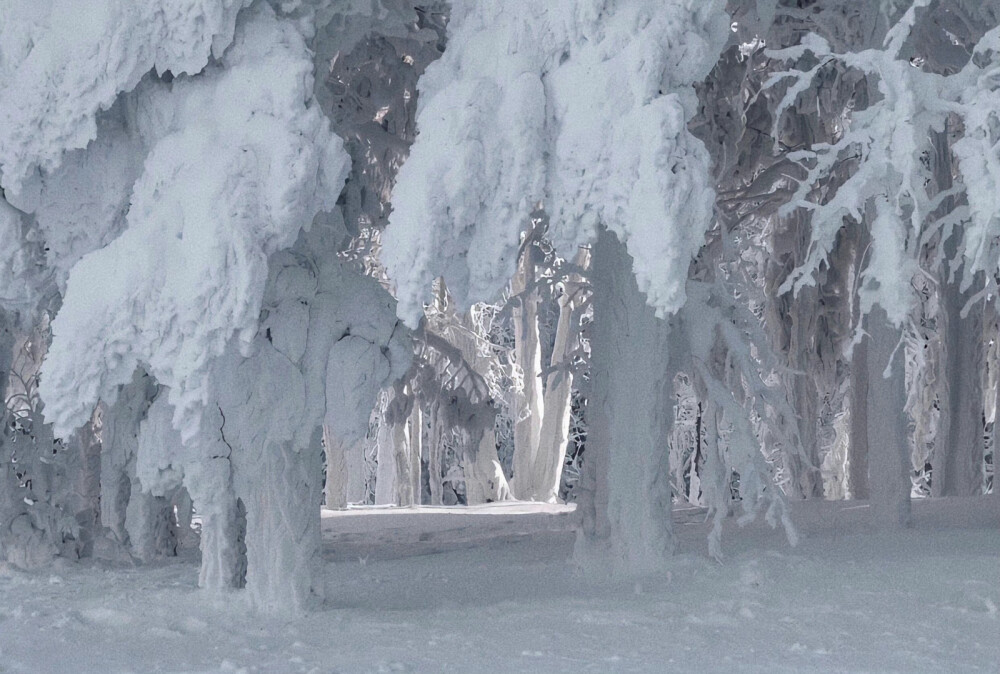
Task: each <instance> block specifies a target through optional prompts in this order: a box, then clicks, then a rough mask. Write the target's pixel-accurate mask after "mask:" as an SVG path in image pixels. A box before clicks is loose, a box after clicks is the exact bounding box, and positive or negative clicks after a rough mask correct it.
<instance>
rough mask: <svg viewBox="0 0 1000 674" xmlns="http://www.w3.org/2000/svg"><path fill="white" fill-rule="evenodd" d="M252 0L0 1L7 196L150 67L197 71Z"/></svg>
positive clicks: (86, 136) (84, 140) (50, 164)
mask: <svg viewBox="0 0 1000 674" xmlns="http://www.w3.org/2000/svg"><path fill="white" fill-rule="evenodd" d="M250 2H251V0H165V1H164V2H157V3H146V2H139V3H135V2H130V1H129V0H98V1H96V2H95V1H93V0H9V1H7V2H4V3H3V4H2V5H0V129H2V132H0V185H2V186H3V188H4V190H6V191H8V193H10V194H13V195H18V194H20V193H21V191H22V188H23V187H24V186H25V182H26V181H27V180H28V179H29V178H30V177H31V176H32V175H33V174H34V173H35V172H36V171H37V170H41V171H43V172H51V171H52V170H53V169H55V168H56V167H58V166H59V165H60V164H61V163H62V161H63V158H64V156H65V154H66V153H67V152H69V151H71V150H80V149H83V148H85V147H87V145H88V143H90V142H91V141H93V140H94V139H95V138H96V137H97V135H98V124H97V115H98V113H99V112H100V111H101V110H107V109H109V108H111V106H112V105H113V104H114V103H115V101H116V100H117V98H118V95H119V94H120V93H122V92H127V91H131V90H132V89H133V88H135V87H136V85H138V84H139V82H140V80H142V78H143V76H144V75H146V73H148V72H149V71H150V70H155V71H156V72H157V73H158V74H163V73H166V72H168V71H169V72H170V73H172V74H173V75H174V76H178V75H182V74H189V75H194V74H196V73H199V72H201V71H202V70H203V69H204V68H205V67H206V65H207V64H208V61H209V57H210V56H214V57H216V58H218V57H220V56H222V53H223V50H225V49H226V47H227V46H228V45H229V44H230V42H231V41H232V39H233V31H234V28H235V25H236V17H237V14H238V12H239V11H240V10H241V9H242V8H243V7H246V6H248V5H249V4H250Z"/></svg>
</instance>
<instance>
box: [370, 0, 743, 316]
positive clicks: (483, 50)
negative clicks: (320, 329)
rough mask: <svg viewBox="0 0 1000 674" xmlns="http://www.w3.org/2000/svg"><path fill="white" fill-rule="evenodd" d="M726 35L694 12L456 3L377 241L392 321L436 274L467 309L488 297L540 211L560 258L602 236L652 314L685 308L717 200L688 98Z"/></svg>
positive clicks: (646, 0) (692, 7) (582, 4)
mask: <svg viewBox="0 0 1000 674" xmlns="http://www.w3.org/2000/svg"><path fill="white" fill-rule="evenodd" d="M727 31H728V21H727V20H726V14H725V12H724V11H723V8H722V6H721V5H720V3H718V2H702V1H701V0H670V1H669V2H662V0H629V1H627V2H619V3H608V2H606V1H604V0H574V1H573V2H566V3H555V4H553V3H539V2H534V1H533V0H516V1H514V2H483V1H481V0H474V1H473V0H460V1H457V2H454V3H453V5H452V15H451V21H450V23H449V26H448V47H447V49H446V50H445V52H444V55H443V56H442V57H441V59H440V60H438V61H436V62H435V63H434V64H432V65H431V66H430V67H428V69H427V72H426V73H425V74H424V76H423V77H422V78H421V80H420V84H419V89H420V110H419V112H418V117H417V125H418V136H417V140H416V142H415V143H414V145H413V148H412V150H411V153H410V157H409V159H407V161H406V163H405V164H404V165H403V167H402V169H401V170H400V173H399V176H398V180H397V183H396V187H395V190H394V192H393V205H394V211H393V214H392V215H391V216H390V219H389V223H390V224H389V227H388V229H387V230H386V233H385V236H384V238H383V241H384V251H383V253H384V255H383V260H384V262H385V264H386V267H387V269H388V271H389V274H390V276H391V277H392V278H393V279H394V280H395V282H396V290H397V297H398V298H399V302H400V305H399V306H400V315H401V316H402V317H404V319H406V320H407V321H408V322H410V323H411V324H415V323H416V321H417V320H419V316H420V315H421V313H422V303H423V301H424V300H425V298H426V297H427V296H428V295H429V293H430V289H431V280H432V279H433V278H434V277H436V276H438V275H443V276H444V277H445V278H446V279H447V281H448V286H449V288H451V289H453V292H454V293H456V299H457V300H458V302H459V303H460V304H463V305H468V304H469V303H470V302H472V301H475V300H478V299H484V298H490V297H492V296H494V295H496V294H497V293H498V292H499V291H500V289H501V288H502V287H503V286H504V285H505V284H506V283H507V281H508V279H509V278H510V276H511V275H512V273H513V270H514V266H515V262H516V259H517V249H518V245H519V240H520V239H519V237H520V233H521V231H523V230H524V229H525V224H526V222H527V220H528V218H529V217H530V215H531V214H532V212H533V211H534V210H535V208H536V207H537V206H539V205H540V206H542V207H544V208H545V210H546V211H547V212H548V213H549V214H550V216H551V226H550V230H549V234H548V236H549V238H550V239H551V240H552V241H553V242H554V243H555V244H556V246H557V248H558V249H559V250H560V251H561V253H562V254H563V255H564V256H565V257H567V258H572V256H573V254H574V253H575V250H576V246H577V245H579V244H582V243H587V242H589V241H591V240H592V239H593V237H594V236H595V234H596V226H597V225H598V224H599V223H600V224H603V225H605V226H607V227H608V228H609V229H611V230H612V231H614V232H615V233H616V234H617V235H618V236H619V238H620V239H621V240H622V241H624V242H625V243H626V245H627V247H628V251H629V253H630V254H631V255H632V257H633V258H634V259H635V273H636V278H637V280H638V283H639V288H640V290H641V291H643V292H644V293H646V295H647V297H648V300H649V302H650V304H652V305H653V306H654V307H656V308H657V310H658V311H659V312H660V313H663V312H671V311H675V310H676V309H678V308H679V307H680V306H681V304H682V303H683V301H684V279H685V277H686V274H687V268H688V261H689V260H690V258H691V257H692V256H693V254H694V253H695V252H696V251H697V250H698V248H699V247H700V246H701V244H702V236H703V234H704V231H705V229H706V228H707V227H708V225H709V223H710V221H711V215H712V207H713V201H714V193H713V190H712V181H711V177H710V174H709V156H708V153H707V151H706V150H705V148H704V146H703V145H702V144H701V143H700V142H699V141H698V140H696V139H695V138H694V137H693V136H692V135H691V134H690V133H688V131H687V127H686V124H687V122H688V120H689V119H690V118H691V117H692V116H693V115H694V114H695V112H696V100H695V93H694V89H693V87H692V85H693V83H694V82H696V81H698V80H700V79H702V78H703V77H704V76H705V75H707V74H708V72H709V70H710V69H711V68H712V66H713V65H714V63H715V61H716V59H717V57H718V53H719V51H720V49H721V48H722V45H723V44H724V43H725V40H726V37H727V35H728V32H727Z"/></svg>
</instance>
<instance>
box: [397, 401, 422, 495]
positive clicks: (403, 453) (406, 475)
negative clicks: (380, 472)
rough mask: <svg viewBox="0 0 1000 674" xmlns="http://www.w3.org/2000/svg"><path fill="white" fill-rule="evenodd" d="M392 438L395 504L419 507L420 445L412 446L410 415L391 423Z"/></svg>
mask: <svg viewBox="0 0 1000 674" xmlns="http://www.w3.org/2000/svg"><path fill="white" fill-rule="evenodd" d="M392 436H393V439H392V448H393V458H394V460H395V462H396V488H397V490H398V499H397V504H398V505H400V506H403V507H408V506H413V505H420V453H419V452H420V444H419V441H418V443H417V444H416V445H414V444H413V429H412V419H411V415H407V417H406V418H404V419H401V420H397V421H396V422H395V423H393V426H392ZM414 450H416V451H414Z"/></svg>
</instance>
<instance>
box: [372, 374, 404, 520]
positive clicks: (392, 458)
mask: <svg viewBox="0 0 1000 674" xmlns="http://www.w3.org/2000/svg"><path fill="white" fill-rule="evenodd" d="M385 395H386V396H387V401H386V403H385V405H386V409H388V408H389V407H390V406H391V405H392V399H393V397H394V395H395V394H394V393H393V391H392V390H391V389H390V390H388V391H386V393H385ZM387 416H388V415H386V414H383V415H382V420H381V423H380V424H379V427H378V435H377V443H378V453H377V455H376V457H377V458H376V460H377V461H378V466H377V468H376V471H375V505H397V504H398V503H399V485H398V479H399V475H398V469H397V465H396V444H395V443H396V442H397V440H398V437H399V435H400V434H399V433H397V430H398V429H397V428H396V426H397V425H398V424H396V423H394V422H393V421H392V420H391V418H387Z"/></svg>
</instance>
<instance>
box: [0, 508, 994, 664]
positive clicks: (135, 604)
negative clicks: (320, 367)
mask: <svg viewBox="0 0 1000 674" xmlns="http://www.w3.org/2000/svg"><path fill="white" fill-rule="evenodd" d="M928 501H931V500H928ZM933 501H935V502H927V503H918V504H916V505H917V507H915V508H914V514H915V519H916V526H917V527H918V529H917V530H916V531H909V532H902V533H898V534H892V535H888V536H886V535H882V536H873V535H871V534H868V533H862V532H861V529H863V527H859V526H858V525H859V524H862V523H863V522H864V520H865V513H866V512H867V509H866V508H865V507H864V506H865V504H864V502H860V503H851V504H843V503H829V502H812V503H807V502H797V503H795V504H793V505H794V506H796V512H795V513H794V515H795V517H796V521H797V524H798V525H799V527H800V528H801V529H802V530H803V531H804V532H807V533H808V535H807V536H806V538H805V540H804V541H803V543H802V545H801V546H799V547H798V548H796V549H795V550H794V551H790V550H788V548H787V545H786V543H785V542H784V540H783V538H782V536H781V535H780V534H775V533H773V532H770V531H769V530H768V529H767V528H766V527H765V526H758V525H750V526H748V527H746V528H742V529H741V528H738V527H736V526H735V522H732V521H730V522H728V524H729V525H732V529H733V535H732V540H733V556H732V558H731V559H730V560H729V561H728V562H727V563H726V564H724V565H720V564H718V563H716V562H714V561H712V560H711V559H709V558H708V557H707V556H706V555H705V554H704V545H705V530H706V528H707V527H708V525H706V524H705V523H704V522H703V520H704V510H701V509H699V510H693V511H689V512H677V513H675V521H676V527H675V528H676V530H677V531H678V533H679V539H680V540H679V550H678V554H676V555H675V556H674V558H673V559H672V562H671V573H670V575H669V576H667V577H661V578H658V579H649V580H643V581H641V582H640V583H635V582H628V583H616V582H610V581H608V580H607V579H603V578H586V577H581V576H580V575H579V574H578V573H576V572H575V570H574V569H573V567H572V565H570V564H567V555H568V554H569V552H570V548H571V545H572V539H571V536H568V535H567V534H568V532H567V531H566V528H568V527H569V526H571V520H570V518H569V517H568V516H567V515H565V514H563V515H561V517H562V519H563V520H564V521H563V522H562V523H561V527H559V528H560V529H562V530H561V531H560V530H551V529H549V530H546V529H543V528H542V526H541V521H540V520H542V519H543V518H549V519H550V520H554V519H555V518H556V515H554V514H550V513H551V512H552V511H551V509H552V508H553V507H552V506H547V505H542V504H530V505H529V504H518V506H517V510H518V511H521V514H516V515H515V514H511V510H512V509H511V508H510V507H508V506H504V505H497V504H491V506H489V507H481V508H473V509H465V508H463V509H446V508H434V509H432V508H424V509H421V511H420V512H419V513H412V512H409V511H400V510H398V509H386V510H379V511H373V510H371V509H368V510H363V511H361V510H349V511H345V512H342V513H336V514H335V513H331V512H326V513H324V515H325V516H326V515H328V516H329V517H328V518H325V519H324V529H325V533H326V535H327V537H326V543H327V546H328V548H327V555H328V556H327V564H326V567H325V573H324V581H325V584H326V587H327V590H328V594H330V595H333V596H336V597H337V599H336V600H334V601H331V602H330V603H329V604H327V605H326V606H325V607H324V608H323V609H322V610H321V611H319V612H317V613H314V614H311V615H309V616H304V617H300V618H297V619H294V620H287V619H284V618H282V619H272V618H269V617H267V616H261V615H260V614H256V613H253V612H250V611H247V605H246V602H245V601H242V600H241V598H240V596H239V595H232V594H230V595H226V596H225V597H223V598H220V599H217V600H213V599H212V598H211V597H206V595H205V594H203V593H199V592H195V591H194V588H193V585H194V583H193V581H192V576H193V573H192V569H193V566H194V564H195V562H194V560H192V559H190V558H181V559H180V560H176V561H174V562H168V563H164V564H158V565H155V566H147V567H144V568H142V569H138V570H137V569H133V568H128V567H117V568H108V567H98V568H93V567H91V566H87V565H77V564H66V565H64V566H61V567H59V566H57V567H54V568H51V569H48V570H46V571H44V572H37V573H30V574H29V573H22V572H16V571H12V570H9V569H6V568H3V567H0V658H2V661H3V664H4V667H5V669H6V670H7V671H9V672H11V673H12V674H22V673H28V672H58V671H67V670H68V669H69V670H72V671H75V672H81V673H90V672H94V673H97V672H126V671H129V672H132V671H163V672H216V673H218V672H246V673H248V674H249V673H250V672H280V673H289V674H292V673H301V674H305V673H307V672H311V671H320V672H322V671H330V670H333V669H335V670H336V671H339V672H344V673H345V674H346V673H352V674H353V673H355V672H357V673H361V672H379V671H383V672H395V671H399V672H413V673H420V672H441V671H460V672H466V671H469V672H480V671H492V672H546V673H556V672H565V673H573V674H575V673H577V672H581V671H582V672H588V671H595V672H650V673H652V672H684V671H692V670H694V671H703V672H720V673H723V672H725V673H730V672H733V671H741V672H780V673H789V674H790V673H793V672H806V673H811V672H831V671H836V672H890V671H891V672H975V671H993V670H995V668H996V667H995V665H996V663H997V662H998V661H1000V643H998V641H997V638H996V635H997V625H998V621H1000V613H998V607H1000V588H998V587H997V581H996V569H997V563H996V560H997V556H998V555H1000V537H997V536H996V535H995V532H996V524H995V522H996V518H997V517H1000V511H998V510H997V509H996V508H990V509H988V508H986V507H985V506H986V504H985V503H984V501H983V500H982V499H968V500H967V501H968V502H963V501H966V500H965V499H949V501H952V502H951V503H943V502H940V501H937V500H933ZM920 506H926V507H920ZM936 506H947V507H948V511H947V512H946V510H944V509H941V510H938V511H937V512H936V513H935V512H932V511H934V510H936V508H935V507H936ZM532 510H533V511H535V512H534V513H532V512H531V511H532ZM925 512H926V514H927V516H926V517H925V516H924V513H925ZM491 513H492V514H491ZM977 515H978V520H979V522H978V524H976V523H974V522H973V519H974V516H977ZM987 516H988V517H992V518H993V519H992V520H989V521H988V522H987V520H988V517H987ZM486 519H493V520H495V521H496V523H495V524H490V523H488V522H485V521H484V520H486ZM932 519H936V520H937V524H933V523H932V522H931V520H932ZM942 522H947V524H944V526H946V527H954V526H955V525H956V524H959V525H960V527H961V528H954V529H951V530H944V529H943V528H942ZM960 523H961V524H960ZM552 524H555V522H552ZM556 526H558V525H556ZM511 531H517V532H518V534H519V535H518V539H519V540H510V539H506V540H505V539H503V538H502V536H503V535H504V533H507V532H511ZM525 534H528V535H525ZM728 535H729V534H728V532H727V536H728ZM472 545H476V546H478V547H477V548H476V549H464V548H468V547H470V546H472ZM422 552H436V553H437V554H423V555H421V553H422ZM414 555H419V556H414ZM401 557H403V558H401ZM39 635H44V636H45V641H44V647H40V646H39V643H40V642H39V639H40V636H39ZM388 635H391V637H390V638H387V636H388Z"/></svg>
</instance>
